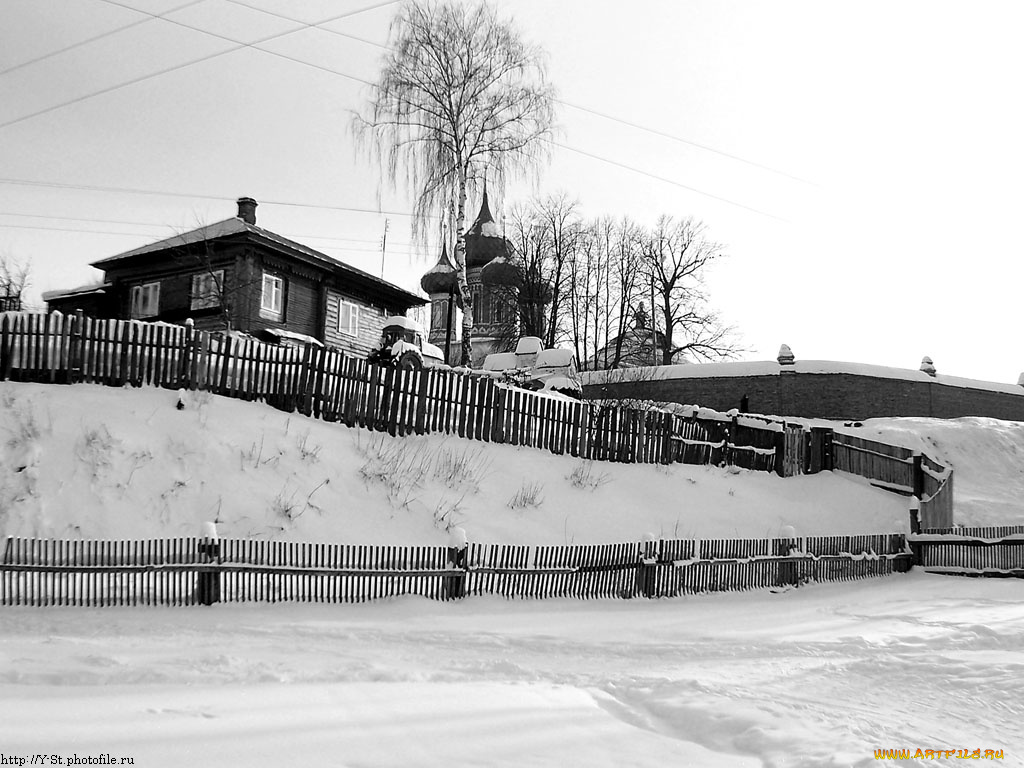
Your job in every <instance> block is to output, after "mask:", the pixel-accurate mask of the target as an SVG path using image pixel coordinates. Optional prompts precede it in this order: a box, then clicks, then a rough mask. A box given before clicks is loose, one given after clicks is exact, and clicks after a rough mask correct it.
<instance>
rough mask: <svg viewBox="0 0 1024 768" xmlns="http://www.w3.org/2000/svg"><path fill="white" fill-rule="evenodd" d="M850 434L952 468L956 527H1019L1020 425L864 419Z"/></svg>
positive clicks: (1023, 474) (1023, 454)
mask: <svg viewBox="0 0 1024 768" xmlns="http://www.w3.org/2000/svg"><path fill="white" fill-rule="evenodd" d="M853 432H854V433H855V434H860V435H863V436H864V437H866V438H868V439H871V440H881V441H882V442H886V443H892V444H894V445H902V446H905V447H907V448H911V449H913V450H917V451H923V452H924V453H927V454H928V455H929V456H931V457H932V458H934V459H936V460H938V461H940V462H942V463H943V464H946V465H947V466H951V467H953V469H954V471H955V476H954V499H955V504H956V511H955V515H956V522H957V523H958V524H960V525H1019V524H1024V423H1022V422H1019V421H1000V420H998V419H986V418H981V417H973V416H972V417H965V418H960V419H949V420H944V419H926V418H899V419H869V420H868V421H866V422H864V425H863V426H862V427H859V428H857V429H856V430H853Z"/></svg>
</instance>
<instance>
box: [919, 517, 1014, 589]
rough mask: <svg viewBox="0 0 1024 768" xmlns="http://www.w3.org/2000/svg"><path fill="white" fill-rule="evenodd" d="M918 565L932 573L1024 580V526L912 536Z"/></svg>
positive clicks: (942, 530) (931, 531)
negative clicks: (1010, 577)
mask: <svg viewBox="0 0 1024 768" xmlns="http://www.w3.org/2000/svg"><path fill="white" fill-rule="evenodd" d="M909 542H910V545H911V548H912V549H913V551H914V555H915V562H916V563H917V564H919V565H921V566H922V567H923V568H924V569H925V570H926V571H928V572H929V573H947V574H954V575H961V576H1016V577H1018V578H1021V577H1024V526H1021V525H1003V526H990V527H983V528H937V529H926V530H925V531H924V532H923V533H920V534H915V535H912V536H910V538H909Z"/></svg>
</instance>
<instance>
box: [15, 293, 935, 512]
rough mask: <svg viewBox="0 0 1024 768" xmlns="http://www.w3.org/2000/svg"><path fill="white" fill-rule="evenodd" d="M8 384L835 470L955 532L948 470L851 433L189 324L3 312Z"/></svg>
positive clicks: (368, 425) (796, 469)
mask: <svg viewBox="0 0 1024 768" xmlns="http://www.w3.org/2000/svg"><path fill="white" fill-rule="evenodd" d="M0 380H16V381H39V382H49V383H78V382H84V383H95V384H104V385H109V386H124V385H132V386H142V385H151V386H159V387H168V388H174V389H177V388H184V389H188V390H196V389H199V390H204V391H208V392H212V393H214V394H219V395H224V396H227V397H234V398H240V399H243V400H258V401H263V402H266V403H268V404H270V405H272V406H274V407H277V408H280V409H283V410H287V411H299V412H301V413H303V414H305V415H307V416H311V417H315V418H319V419H323V420H325V421H333V422H342V423H344V424H346V425H347V426H350V427H361V428H364V429H369V430H374V431H380V432H387V433H388V434H391V435H395V436H405V435H411V434H417V435H421V434H429V433H447V434H452V435H458V436H459V437H462V438H467V439H472V440H481V441H485V442H496V443H506V444H510V445H521V446H529V447H534V448H540V449H544V450H548V451H551V452H552V453H555V454H568V455H570V456H575V457H580V458H584V459H592V460H598V461H618V462H628V463H651V464H669V463H673V462H681V463H685V464H713V465H723V466H724V465H730V466H737V467H741V468H744V469H750V470H756V471H765V472H775V473H777V474H780V475H782V476H786V477H788V476H792V475H798V474H804V473H814V472H820V471H828V470H832V469H837V470H841V471H845V472H850V473H853V474H857V475H861V476H863V477H867V478H868V479H870V480H871V481H872V482H873V483H874V484H876V485H878V486H879V487H882V488H885V489H886V490H890V491H895V492H897V493H903V494H905V495H907V496H913V497H914V498H916V499H918V500H919V504H918V506H917V507H915V509H916V510H917V511H916V514H917V515H918V524H916V525H915V530H917V529H919V527H921V526H923V527H946V526H950V525H952V524H953V522H954V521H953V482H952V478H953V475H952V470H951V469H950V468H947V467H944V466H942V465H941V464H940V463H938V462H936V461H934V460H932V459H931V458H929V457H928V456H924V455H921V454H914V453H912V452H911V451H909V450H908V449H905V448H900V447H897V446H890V445H885V444H884V443H879V442H876V441H870V440H865V439H863V438H860V437H857V436H856V435H853V434H849V433H847V432H842V431H839V432H834V431H833V430H832V429H829V428H824V427H812V428H810V429H806V428H804V427H803V426H801V425H800V424H794V423H790V422H786V421H784V420H780V419H775V418H769V417H761V416H753V415H747V414H737V413H735V412H733V413H730V414H722V413H718V412H715V411H709V410H706V409H697V408H685V409H682V412H675V411H671V410H668V409H665V408H656V407H647V408H644V407H637V406H633V405H630V404H628V403H623V402H618V401H583V402H581V401H578V400H574V399H571V398H568V397H565V396H561V395H551V394H547V393H537V392H530V391H527V390H525V389H520V388H516V387H506V386H503V385H500V384H498V383H496V382H495V380H494V379H492V378H490V377H489V376H484V375H479V374H478V373H476V372H471V371H467V370H465V369H463V370H447V369H436V368H434V369H427V370H403V369H401V368H397V367H389V366H380V365H376V364H372V363H368V362H367V361H366V360H362V359H359V358H353V357H349V356H347V355H345V354H343V353H342V352H340V351H338V350H334V349H327V348H323V347H317V346H313V345H307V346H306V347H305V348H304V349H302V348H297V347H290V346H289V347H281V346H275V345H270V344H264V343H261V342H259V341H257V340H256V339H253V338H251V337H247V336H239V335H231V334H227V335H216V334H211V333H208V332H204V331H197V330H195V329H194V328H193V327H192V326H191V325H189V324H186V325H185V326H177V325H169V324H166V323H143V322H137V321H122V320H97V319H93V318H88V317H83V316H82V315H81V314H78V315H74V316H66V317H65V316H62V315H61V314H60V313H56V312H55V313H52V314H49V315H45V314H32V313H6V314H3V315H0Z"/></svg>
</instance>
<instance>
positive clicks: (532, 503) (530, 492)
mask: <svg viewBox="0 0 1024 768" xmlns="http://www.w3.org/2000/svg"><path fill="white" fill-rule="evenodd" d="M543 490H544V484H543V483H525V484H524V485H523V487H522V488H520V489H519V490H518V491H516V492H515V495H514V496H513V497H512V498H511V499H509V500H508V507H509V509H524V508H525V507H535V508H536V507H539V506H540V505H541V504H543V503H544V497H543V496H541V491H543Z"/></svg>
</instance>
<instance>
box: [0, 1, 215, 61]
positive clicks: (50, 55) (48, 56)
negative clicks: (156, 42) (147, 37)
mask: <svg viewBox="0 0 1024 768" xmlns="http://www.w3.org/2000/svg"><path fill="white" fill-rule="evenodd" d="M203 2H206V0H191V2H188V3H185V4H184V5H179V6H176V7H174V8H171V9H170V10H169V11H164V12H163V13H156V14H150V15H151V16H152V17H153V18H151V19H139V20H137V21H133V22H132V23H131V24H125V25H124V26H123V27H116V28H114V29H111V30H109V31H107V32H103V33H101V34H98V35H94V36H93V37H90V38H87V39H85V40H80V41H79V42H77V43H72V44H71V45H68V46H65V47H64V48H61V49H60V50H57V51H51V52H50V53H44V54H43V55H42V56H37V57H36V58H34V59H29V60H28V61H23V62H21V63H20V64H15V65H14V66H13V67H8V68H7V69H0V76H3V75H6V74H7V73H8V72H14V71H15V70H18V69H22V68H23V67H28V66H30V65H32V64H38V63H39V62H40V61H46V60H47V59H52V58H53V57H54V56H59V55H60V54H62V53H67V52H68V51H73V50H75V49H76V48H81V47H82V46H85V45H89V43H95V42H96V41H97V40H102V39H103V38H105V37H110V36H112V35H116V34H118V33H119V32H124V31H125V30H126V29H132V28H133V27H138V26H141V25H142V24H148V23H149V22H151V21H153V19H160V18H163V17H164V16H167V15H169V14H172V13H176V12H177V11H181V10H184V9H185V8H188V7H189V6H190V5H198V4H199V3H203ZM132 10H135V9H134V8H133V9H132Z"/></svg>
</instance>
